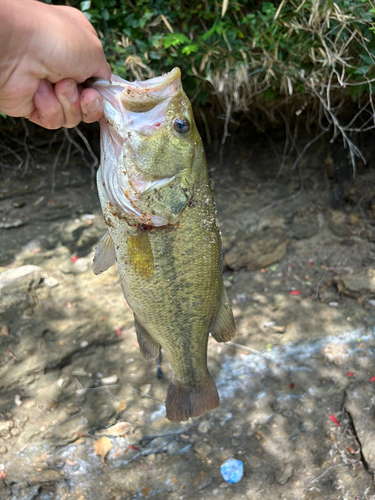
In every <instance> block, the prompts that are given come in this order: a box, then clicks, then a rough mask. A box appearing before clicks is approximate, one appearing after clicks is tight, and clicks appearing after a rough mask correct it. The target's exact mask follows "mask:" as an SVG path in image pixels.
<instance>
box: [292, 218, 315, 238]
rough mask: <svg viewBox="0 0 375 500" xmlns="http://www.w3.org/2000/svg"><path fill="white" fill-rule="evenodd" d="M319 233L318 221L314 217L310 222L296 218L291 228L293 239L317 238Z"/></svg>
mask: <svg viewBox="0 0 375 500" xmlns="http://www.w3.org/2000/svg"><path fill="white" fill-rule="evenodd" d="M318 231H319V223H318V219H317V218H316V217H314V218H313V219H310V220H305V219H304V218H301V217H298V216H297V217H294V219H293V224H292V226H291V228H290V232H291V236H292V238H295V239H296V240H303V239H307V238H311V237H312V236H315V235H316V233H317V232H318Z"/></svg>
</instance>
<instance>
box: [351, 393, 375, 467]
mask: <svg viewBox="0 0 375 500" xmlns="http://www.w3.org/2000/svg"><path fill="white" fill-rule="evenodd" d="M373 396H374V387H373V385H371V384H361V385H358V386H357V385H353V386H351V387H349V389H347V391H346V403H345V408H346V411H347V412H348V413H349V414H350V416H351V419H352V421H353V426H354V429H355V433H356V435H357V438H358V440H359V443H360V445H361V451H362V455H363V458H364V459H365V461H366V464H367V466H368V468H369V469H370V470H374V469H375V424H374V410H375V407H374V403H373V402H372V401H373Z"/></svg>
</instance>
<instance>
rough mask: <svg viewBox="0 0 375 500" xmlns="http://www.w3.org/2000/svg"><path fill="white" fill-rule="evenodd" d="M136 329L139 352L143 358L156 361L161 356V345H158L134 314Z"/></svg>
mask: <svg viewBox="0 0 375 500" xmlns="http://www.w3.org/2000/svg"><path fill="white" fill-rule="evenodd" d="M134 327H135V331H136V333H137V340H138V344H139V350H140V351H141V353H142V354H143V356H144V357H145V358H146V359H148V360H152V359H156V358H157V357H158V356H159V348H160V344H158V343H157V342H156V341H155V340H154V339H153V338H152V337H151V335H150V334H149V333H148V331H147V330H146V328H145V327H144V326H143V325H142V324H141V323H140V322H139V320H138V318H137V316H136V315H135V314H134Z"/></svg>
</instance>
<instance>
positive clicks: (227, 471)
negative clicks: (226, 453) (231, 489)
mask: <svg viewBox="0 0 375 500" xmlns="http://www.w3.org/2000/svg"><path fill="white" fill-rule="evenodd" d="M220 472H221V475H222V476H223V479H224V480H225V481H227V482H228V483H238V482H239V481H241V479H242V477H243V463H242V462H241V460H236V459H235V458H229V460H226V461H225V462H224V463H223V464H221V467H220Z"/></svg>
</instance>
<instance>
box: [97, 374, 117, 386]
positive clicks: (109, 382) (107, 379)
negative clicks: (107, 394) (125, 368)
mask: <svg viewBox="0 0 375 500" xmlns="http://www.w3.org/2000/svg"><path fill="white" fill-rule="evenodd" d="M117 382H118V375H110V376H109V377H103V378H102V379H101V380H100V383H101V385H112V384H117Z"/></svg>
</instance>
